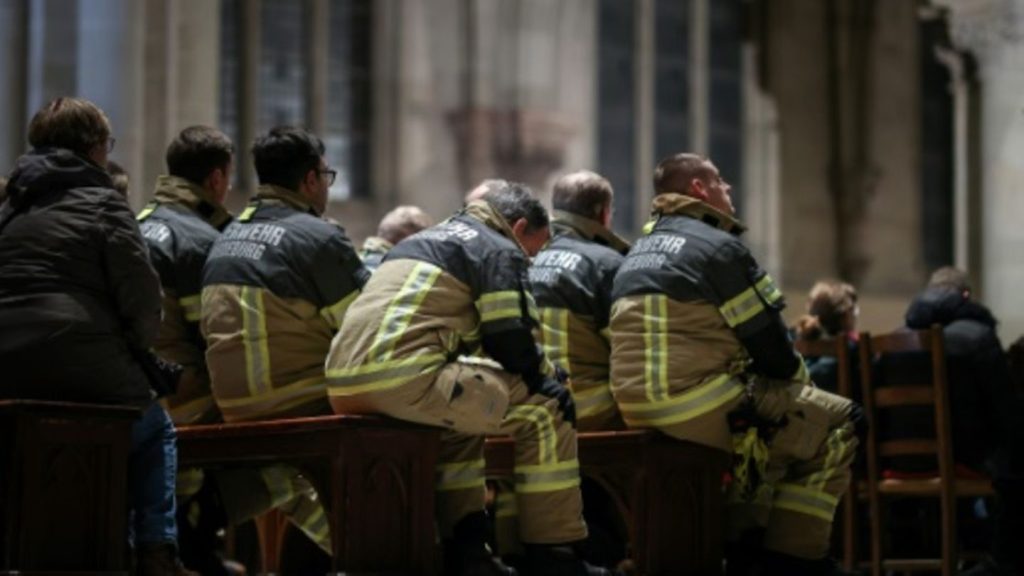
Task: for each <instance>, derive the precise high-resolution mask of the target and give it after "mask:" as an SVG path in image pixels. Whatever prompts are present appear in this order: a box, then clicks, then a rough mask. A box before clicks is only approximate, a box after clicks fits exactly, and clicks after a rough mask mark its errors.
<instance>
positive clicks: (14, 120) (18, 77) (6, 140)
mask: <svg viewBox="0 0 1024 576" xmlns="http://www.w3.org/2000/svg"><path fill="white" fill-rule="evenodd" d="M28 15H29V3H28V0H11V1H9V2H6V3H3V4H0V38H2V39H4V40H5V42H3V43H2V44H0V54H2V56H0V85H2V86H3V88H2V89H0V117H3V118H5V119H6V122H7V129H6V130H5V131H3V132H2V133H0V176H3V175H6V174H7V172H8V171H9V170H10V169H11V167H12V166H13V165H14V161H15V160H16V159H17V158H18V155H19V154H21V152H23V151H24V149H25V126H26V125H27V123H28V114H29V111H28V57H29V55H28V30H29V19H28Z"/></svg>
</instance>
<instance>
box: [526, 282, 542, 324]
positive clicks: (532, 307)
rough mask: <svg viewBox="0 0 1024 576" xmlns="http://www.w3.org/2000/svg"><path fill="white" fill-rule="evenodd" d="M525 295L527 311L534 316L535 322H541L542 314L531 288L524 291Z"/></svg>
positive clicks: (531, 316)
mask: <svg viewBox="0 0 1024 576" xmlns="http://www.w3.org/2000/svg"><path fill="white" fill-rule="evenodd" d="M523 295H525V296H526V313H527V314H529V315H530V318H533V321H534V322H536V323H537V324H540V314H539V313H538V312H537V301H536V300H535V299H534V298H533V294H532V293H531V292H530V291H529V290H526V291H524V292H523Z"/></svg>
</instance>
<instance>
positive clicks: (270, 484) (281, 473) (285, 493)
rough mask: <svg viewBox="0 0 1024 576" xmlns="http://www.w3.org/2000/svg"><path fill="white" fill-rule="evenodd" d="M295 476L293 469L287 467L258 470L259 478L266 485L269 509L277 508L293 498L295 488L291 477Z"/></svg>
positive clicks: (270, 467)
mask: <svg viewBox="0 0 1024 576" xmlns="http://www.w3.org/2000/svg"><path fill="white" fill-rule="evenodd" d="M295 474H296V472H295V469H294V468H290V467H288V466H267V467H264V468H260V476H261V477H263V483H264V484H266V486H267V492H268V493H269V495H270V507H271V508H277V507H278V506H281V505H282V504H284V503H286V502H289V501H290V500H292V499H293V498H295V496H296V493H295V486H294V485H293V484H292V477H293V476H294V475H295Z"/></svg>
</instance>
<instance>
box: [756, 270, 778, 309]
mask: <svg viewBox="0 0 1024 576" xmlns="http://www.w3.org/2000/svg"><path fill="white" fill-rule="evenodd" d="M754 289H755V290H757V291H758V292H759V293H760V294H761V297H762V298H764V301H765V302H767V303H769V304H775V303H776V302H778V301H779V300H782V291H781V290H779V288H778V286H776V285H775V281H774V280H772V277H771V276H769V275H768V274H765V275H764V278H761V279H760V280H758V281H757V283H756V284H754Z"/></svg>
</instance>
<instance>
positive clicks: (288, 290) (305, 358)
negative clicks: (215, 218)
mask: <svg viewBox="0 0 1024 576" xmlns="http://www.w3.org/2000/svg"><path fill="white" fill-rule="evenodd" d="M252 154H253V159H254V161H255V165H256V175H257V177H258V178H259V182H260V186H259V189H258V190H257V192H256V196H255V198H253V200H252V201H251V202H250V203H249V205H248V206H247V207H246V208H245V210H244V211H242V213H241V214H240V215H239V217H238V219H237V220H236V221H235V222H234V223H232V224H231V225H230V226H228V227H227V228H226V229H225V230H224V232H223V233H222V234H221V235H220V237H219V238H218V239H217V240H216V242H215V243H214V245H213V248H212V249H211V251H210V255H209V256H208V258H207V261H206V265H205V266H204V268H203V289H202V305H201V325H200V327H201V330H202V334H203V336H204V337H205V338H206V342H207V349H206V360H207V365H208V368H209V372H210V380H211V388H212V390H213V397H214V399H215V400H216V402H217V406H218V408H220V411H221V414H222V415H223V417H224V420H225V421H226V422H240V421H251V420H266V419H272V418H285V417H296V416H311V415H317V414H329V413H331V407H330V405H329V404H328V401H327V393H326V382H325V378H324V360H325V358H326V357H327V352H328V350H329V349H330V345H331V338H332V337H333V336H334V334H335V332H337V330H338V327H339V326H340V325H341V319H342V317H343V316H344V315H345V311H346V309H347V308H348V305H349V304H350V303H351V302H352V301H353V300H354V299H355V296H356V295H357V294H358V293H359V291H360V290H361V289H362V287H363V285H364V284H365V283H366V280H367V279H368V278H369V275H370V274H369V272H368V271H367V270H366V268H364V267H363V265H362V263H361V262H360V260H359V256H357V255H356V251H355V249H354V248H353V247H352V243H351V242H350V241H349V239H348V237H347V236H346V235H345V231H344V230H343V229H342V228H341V227H340V226H337V225H335V224H332V223H329V222H327V221H326V220H324V219H323V218H322V216H323V213H324V210H325V208H326V207H327V190H328V188H329V187H330V185H331V183H332V182H333V181H334V177H335V174H336V173H335V171H334V170H330V169H328V167H327V165H326V164H325V163H324V158H323V156H324V145H323V143H322V142H321V141H320V139H319V138H317V137H316V136H315V135H313V134H311V133H310V132H307V131H305V130H302V129H299V128H291V127H278V128H274V129H272V130H271V131H270V132H269V133H267V134H265V135H263V136H261V137H260V138H258V139H257V140H256V143H255V144H254V145H253V148H252ZM248 472H249V471H222V472H221V473H220V474H218V478H217V485H218V486H219V487H220V496H221V499H222V502H223V505H224V509H225V512H226V513H227V516H228V518H227V520H228V522H229V523H231V524H235V523H238V522H240V521H243V520H245V519H247V518H250V517H252V516H254V515H255V514H258V513H260V512H262V511H264V510H266V509H268V508H270V507H272V506H280V507H281V508H282V510H283V511H284V512H285V513H286V514H288V515H290V516H291V517H292V520H293V521H294V522H295V523H296V524H297V525H298V526H299V527H300V528H301V529H302V530H303V531H304V532H305V533H306V534H307V535H308V536H310V538H311V539H312V540H313V541H314V542H316V543H317V544H318V545H320V546H321V547H322V548H324V549H325V550H326V551H330V537H329V534H328V527H327V519H326V517H325V516H324V515H323V514H320V513H318V508H319V504H318V503H317V502H316V500H315V499H314V498H312V496H313V491H312V487H311V486H310V485H309V482H308V481H307V480H305V478H303V477H302V476H301V474H299V472H298V471H297V470H295V469H293V468H290V467H286V466H273V467H268V468H264V469H262V470H260V471H259V474H257V475H253V474H251V473H248ZM296 495H298V496H296Z"/></svg>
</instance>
